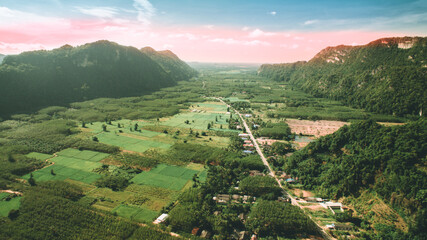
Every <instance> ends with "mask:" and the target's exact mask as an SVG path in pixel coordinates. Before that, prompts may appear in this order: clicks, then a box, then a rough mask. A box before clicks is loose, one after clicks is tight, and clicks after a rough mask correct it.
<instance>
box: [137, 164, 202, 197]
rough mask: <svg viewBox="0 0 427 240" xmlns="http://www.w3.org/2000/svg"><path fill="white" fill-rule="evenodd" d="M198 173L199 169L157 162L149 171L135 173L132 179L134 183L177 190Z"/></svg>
mask: <svg viewBox="0 0 427 240" xmlns="http://www.w3.org/2000/svg"><path fill="white" fill-rule="evenodd" d="M198 173H200V171H196V170H193V169H189V168H184V167H177V166H168V165H165V164H159V165H158V166H157V167H156V168H154V169H152V170H151V171H149V172H142V173H140V174H138V175H136V176H135V177H134V178H133V179H132V181H133V182H134V183H136V184H143V185H149V186H154V187H161V188H167V189H171V190H176V191H179V190H181V189H182V188H183V187H184V186H185V185H186V184H187V182H188V181H189V180H191V179H192V178H193V176H194V174H198Z"/></svg>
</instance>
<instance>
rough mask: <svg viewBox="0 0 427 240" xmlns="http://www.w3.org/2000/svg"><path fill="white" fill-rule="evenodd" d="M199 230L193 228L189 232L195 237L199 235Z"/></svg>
mask: <svg viewBox="0 0 427 240" xmlns="http://www.w3.org/2000/svg"><path fill="white" fill-rule="evenodd" d="M199 231H200V228H198V227H195V228H193V230H192V231H191V234H193V235H194V236H197V234H199Z"/></svg>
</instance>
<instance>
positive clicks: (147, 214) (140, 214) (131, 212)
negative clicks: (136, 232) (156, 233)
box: [112, 204, 159, 223]
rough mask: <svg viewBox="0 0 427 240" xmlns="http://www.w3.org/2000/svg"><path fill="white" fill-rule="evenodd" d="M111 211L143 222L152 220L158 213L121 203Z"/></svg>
mask: <svg viewBox="0 0 427 240" xmlns="http://www.w3.org/2000/svg"><path fill="white" fill-rule="evenodd" d="M112 212H113V213H116V214H117V215H118V216H121V217H124V218H128V219H131V220H134V221H138V222H145V223H150V222H152V221H153V220H154V219H156V217H157V216H158V215H159V213H158V212H156V211H152V210H149V209H145V208H139V207H132V206H127V205H123V204H120V205H119V206H117V207H116V208H114V209H113V211H112Z"/></svg>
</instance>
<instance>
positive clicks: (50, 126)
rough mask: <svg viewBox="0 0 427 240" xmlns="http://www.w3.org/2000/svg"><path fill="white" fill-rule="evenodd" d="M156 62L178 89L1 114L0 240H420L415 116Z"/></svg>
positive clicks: (419, 120)
mask: <svg viewBox="0 0 427 240" xmlns="http://www.w3.org/2000/svg"><path fill="white" fill-rule="evenodd" d="M97 44H107V45H109V44H111V43H104V42H101V43H97ZM95 45H96V44H95ZM88 47H89V48H91V47H93V46H92V45H89V46H88ZM113 47H114V48H116V47H117V46H115V45H114V44H113ZM118 48H120V47H118ZM78 50H79V51H80V49H78ZM54 51H63V49H62V50H54ZM67 51H68V50H67ZM72 51H74V50H72ZM76 51H77V50H76ZM132 51H135V50H134V49H132ZM136 51H138V50H136ZM153 51H154V50H152V49H147V48H145V49H143V50H141V54H142V53H144V54H154V57H153V59H155V60H156V61H158V62H159V64H158V66H162V67H161V68H162V69H165V68H167V67H165V65H164V64H165V62H164V59H163V58H162V57H164V56H165V54H166V56H167V57H168V58H167V59H169V60H170V58H169V57H173V59H175V60H173V61H172V62H173V63H174V64H172V65H171V66H172V67H170V68H168V69H169V70H168V71H172V72H176V71H178V72H180V73H182V74H183V73H185V72H187V73H188V75H185V76H186V78H187V79H185V80H183V79H178V77H177V78H172V79H173V83H172V84H170V85H167V86H159V87H158V88H155V89H152V90H150V91H149V92H147V93H144V94H139V95H138V94H130V95H129V96H127V94H124V96H118V95H116V94H115V93H113V96H103V97H101V98H99V97H95V96H92V97H91V98H88V99H85V98H79V99H73V100H72V101H71V99H70V102H68V103H66V102H61V104H57V105H52V106H45V107H42V106H41V105H40V106H38V107H37V108H38V110H37V111H32V110H27V111H23V109H21V111H18V112H13V111H10V110H8V109H6V110H5V111H4V112H3V113H2V116H4V118H5V119H4V120H3V121H2V122H0V161H1V165H2V168H1V169H0V189H2V192H1V193H0V220H1V221H0V227H1V229H4V230H2V231H0V238H5V239H27V238H30V237H31V236H39V238H41V239H57V238H63V239H70V238H73V237H75V236H76V235H75V234H76V233H77V232H78V236H79V237H82V238H83V239H91V238H93V237H94V236H98V237H99V238H100V239H105V238H109V239H202V238H211V239H250V238H253V237H257V238H258V239H347V238H352V239H407V238H413V239H417V237H420V236H423V235H422V234H424V232H423V231H424V230H423V227H422V226H423V221H424V220H423V216H424V215H425V212H426V211H425V206H424V205H423V204H424V202H423V201H424V200H423V199H424V198H425V196H424V190H423V189H425V187H426V186H425V184H426V181H425V179H426V172H425V161H424V160H425V142H427V141H426V139H425V138H426V136H427V134H426V126H427V125H426V124H425V119H424V117H417V116H416V115H399V116H398V115H390V114H387V113H383V112H380V113H375V112H370V111H367V110H365V109H361V108H352V107H350V106H348V105H346V104H345V103H343V102H340V101H338V100H333V99H332V98H323V97H321V96H318V95H316V96H314V95H312V94H311V93H310V91H303V90H302V89H304V88H301V87H300V86H298V84H295V83H293V82H292V81H277V80H276V79H270V78H269V77H268V76H267V77H266V76H264V75H265V74H258V73H257V72H258V68H257V66H253V65H242V64H240V65H226V64H222V65H218V64H212V65H209V64H199V65H197V64H195V66H196V67H198V68H197V71H198V73H197V74H198V75H197V76H193V75H195V70H189V69H188V68H190V67H189V66H188V65H182V62H180V61H178V60H176V58H175V57H176V56H175V55H172V53H169V52H167V53H156V52H153ZM43 54H45V53H43ZM138 54H140V53H138ZM158 54H160V55H158ZM8 61H9V62H10V61H11V60H10V59H9V60H8V58H6V62H8ZM172 62H169V63H172ZM162 64H163V65H162ZM156 66H157V65H156ZM2 68H9V66H8V65H3V66H2ZM263 68H265V66H264V67H261V69H263ZM183 69H185V70H183ZM0 70H1V69H0ZM168 71H166V72H168ZM0 76H1V74H0ZM185 76H184V75H182V78H185ZM122 90H123V89H122ZM122 90H120V91H122ZM10 109H12V108H10ZM46 206H49V208H48V209H47V207H46ZM35 215H36V216H37V217H29V216H35ZM41 219H42V220H41ZM69 219H71V221H69ZM46 223H48V224H46ZM52 226H53V227H54V228H55V231H51V230H50V229H51V227H52ZM100 232H102V233H100ZM419 239H421V238H419Z"/></svg>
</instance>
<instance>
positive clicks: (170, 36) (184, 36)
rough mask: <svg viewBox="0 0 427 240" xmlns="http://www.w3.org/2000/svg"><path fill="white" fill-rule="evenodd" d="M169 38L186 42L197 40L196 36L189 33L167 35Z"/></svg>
mask: <svg viewBox="0 0 427 240" xmlns="http://www.w3.org/2000/svg"><path fill="white" fill-rule="evenodd" d="M168 37H169V38H187V39H188V40H197V39H199V38H198V37H197V36H196V35H194V34H191V33H176V34H169V35H168Z"/></svg>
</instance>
